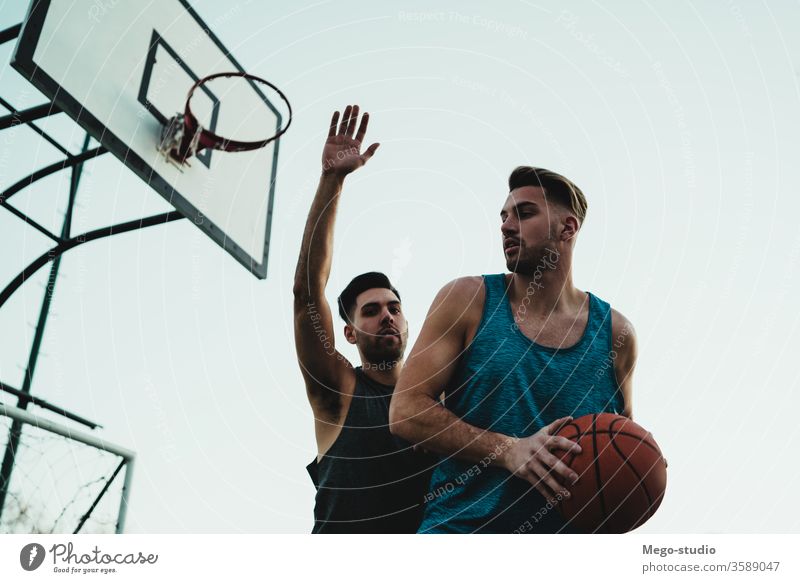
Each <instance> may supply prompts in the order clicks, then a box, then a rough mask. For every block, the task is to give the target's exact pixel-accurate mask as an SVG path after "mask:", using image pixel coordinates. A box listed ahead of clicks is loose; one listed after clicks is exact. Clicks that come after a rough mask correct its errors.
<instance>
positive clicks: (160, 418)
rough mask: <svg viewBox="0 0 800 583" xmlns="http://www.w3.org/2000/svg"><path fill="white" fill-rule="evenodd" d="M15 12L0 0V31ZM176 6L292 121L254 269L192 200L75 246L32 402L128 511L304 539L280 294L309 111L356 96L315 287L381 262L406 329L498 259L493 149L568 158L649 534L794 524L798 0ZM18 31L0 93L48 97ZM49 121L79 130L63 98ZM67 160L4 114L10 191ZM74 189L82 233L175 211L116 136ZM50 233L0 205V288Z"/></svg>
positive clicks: (300, 403) (579, 270)
mask: <svg viewBox="0 0 800 583" xmlns="http://www.w3.org/2000/svg"><path fill="white" fill-rule="evenodd" d="M27 4H28V3H27V2H24V1H22V0H13V1H6V2H0V17H1V18H0V28H5V27H7V26H11V25H13V24H15V23H16V22H19V21H20V20H21V19H22V18H23V17H24V14H25V11H26V9H27ZM114 4H115V3H114V2H108V3H106V5H107V7H108V10H113V9H114ZM192 5H193V6H194V7H195V9H196V10H197V11H198V12H199V14H200V16H201V17H202V18H203V19H204V20H205V21H206V23H207V24H209V26H210V27H211V28H212V29H213V30H214V31H215V32H216V34H217V35H218V36H219V38H220V39H221V41H222V42H223V43H224V44H225V45H226V46H227V47H228V48H229V49H230V50H231V52H232V53H233V54H234V55H235V57H236V58H237V60H238V61H239V62H240V63H241V64H242V65H243V66H244V67H245V68H246V69H247V70H248V71H249V72H252V73H254V74H257V75H260V76H263V77H266V78H267V79H269V80H270V81H272V82H274V83H276V84H277V85H278V86H279V87H281V89H283V90H284V91H285V93H286V94H287V95H288V96H289V98H290V99H291V101H292V105H293V107H294V108H295V115H296V117H295V121H294V122H293V125H292V127H291V129H290V130H289V132H288V133H287V134H286V136H285V137H284V138H282V139H281V143H280V158H279V164H278V173H277V185H276V190H275V207H274V213H275V214H274V218H273V223H272V234H271V252H270V257H269V272H268V276H267V279H266V280H263V281H260V280H257V279H255V278H254V277H253V276H252V275H250V274H249V273H248V272H247V271H246V270H245V269H243V268H242V266H241V265H240V264H239V263H237V262H236V261H234V260H233V259H232V258H231V257H230V256H229V255H228V254H227V253H225V252H224V251H223V250H222V249H221V248H219V247H218V246H217V245H216V244H215V243H214V242H212V241H211V240H210V239H208V238H207V237H205V235H203V234H202V233H201V232H200V230H198V229H197V228H195V227H194V226H193V225H192V224H191V223H190V222H189V221H180V222H177V223H172V224H169V225H166V226H159V227H154V228H151V229H147V230H144V231H141V232H135V233H129V234H125V235H120V236H118V237H114V238H111V239H108V240H103V241H99V242H95V243H91V244H88V245H86V246H84V247H81V248H79V249H76V250H73V251H71V252H69V253H68V254H67V255H65V257H64V260H63V262H62V268H61V271H62V274H61V276H60V277H59V281H58V285H57V288H56V291H55V295H54V301H53V312H54V313H53V316H52V318H51V319H50V321H49V324H48V327H47V331H46V336H45V341H44V345H43V348H42V351H43V353H44V356H43V357H42V359H41V360H40V363H39V367H38V369H37V371H36V376H35V379H34V394H36V395H38V396H41V397H43V398H46V399H49V400H52V401H53V402H55V403H57V404H59V405H62V406H64V407H66V408H68V409H70V410H72V411H75V412H78V413H79V414H82V415H84V416H86V417H88V418H91V419H93V420H96V421H98V422H100V423H102V424H103V425H104V427H105V429H103V430H102V431H101V432H100V434H101V435H103V436H104V437H106V438H107V439H110V440H111V441H113V442H115V443H118V444H120V445H123V446H125V447H128V448H130V449H133V450H135V451H136V453H137V456H138V457H137V466H136V471H135V477H134V482H133V490H132V498H131V507H130V510H129V513H128V528H127V530H128V532H148V533H156V532H172V533H175V532H308V531H309V530H310V528H311V525H312V522H313V517H312V508H313V498H314V488H313V486H312V484H311V481H310V479H309V477H308V475H307V474H306V470H305V465H306V464H307V463H308V462H309V461H310V460H311V459H312V458H313V457H314V455H315V445H314V437H313V418H312V415H311V410H310V408H309V406H308V404H307V402H306V398H305V392H304V389H303V384H302V380H301V376H300V372H299V369H298V367H297V364H296V360H295V355H294V346H293V341H292V297H291V286H292V277H293V273H294V266H295V262H296V260H297V254H298V250H299V244H300V239H301V235H302V229H303V225H304V221H305V217H306V213H307V211H308V209H309V206H310V203H311V199H312V196H313V193H314V189H315V186H316V179H317V176H318V173H319V165H320V161H319V158H320V153H321V148H322V143H323V141H324V136H325V133H326V129H327V123H328V120H329V119H330V114H331V112H332V111H333V110H334V109H337V108H339V109H341V108H343V107H344V106H345V105H347V104H349V103H359V104H360V105H361V106H362V108H364V109H366V110H367V111H369V112H370V114H371V121H370V128H369V133H368V136H367V140H368V141H369V142H370V143H371V141H380V142H381V144H382V146H381V148H380V149H379V150H378V152H377V154H376V155H375V157H374V158H373V159H372V160H371V161H370V162H369V164H368V165H367V166H366V167H365V168H363V169H361V170H359V171H358V172H357V173H356V174H354V175H352V176H350V177H349V178H348V179H347V182H346V184H345V189H344V194H343V198H342V202H341V205H340V208H339V217H338V221H337V225H336V238H335V257H334V262H333V272H332V275H331V279H330V283H329V287H328V294H327V295H328V298H329V300H331V301H333V299H334V298H335V297H336V295H338V292H339V291H340V289H341V288H342V287H343V286H344V285H345V284H346V283H347V281H349V280H350V278H352V277H353V276H354V275H356V274H358V273H361V272H364V271H369V270H382V271H385V272H386V273H387V274H388V275H389V276H390V277H391V279H392V280H393V282H394V283H395V285H396V286H397V287H398V288H399V290H400V292H401V293H402V296H403V300H404V306H405V310H406V312H407V317H408V319H409V323H410V340H409V348H410V346H411V345H412V343H413V341H414V340H415V339H416V336H417V333H418V331H419V329H420V326H421V324H422V320H423V318H424V315H425V313H426V311H427V309H428V307H429V305H430V302H431V300H432V299H433V296H434V294H435V293H436V291H437V290H438V289H439V288H440V287H441V286H442V285H443V284H444V283H445V282H447V281H448V280H450V279H452V278H455V277H458V276H462V275H474V274H481V273H496V272H502V271H504V268H505V265H504V260H503V255H502V250H501V244H500V231H499V227H500V221H499V217H498V214H499V211H500V207H501V205H502V203H503V200H504V198H505V196H506V194H507V188H506V179H507V176H508V174H509V172H510V171H511V169H513V168H514V167H515V166H516V165H519V164H532V165H537V166H543V167H547V168H551V169H553V170H556V171H559V172H561V173H563V174H565V175H566V176H568V177H569V178H571V179H572V180H574V181H575V182H576V183H577V184H578V185H579V186H580V187H581V188H582V189H583V191H584V192H585V193H586V195H587V198H588V200H589V211H588V216H587V220H586V223H585V225H584V227H583V229H582V231H581V234H580V237H579V239H578V245H577V248H576V258H575V266H574V281H575V284H576V286H578V287H579V288H580V289H584V290H589V291H592V292H593V293H595V294H596V295H598V296H600V297H601V298H603V299H605V300H607V301H609V302H610V303H611V304H612V305H613V306H614V307H615V308H617V309H618V310H620V311H621V312H622V313H624V314H625V315H626V316H627V317H628V318H629V319H630V320H631V321H632V322H633V324H634V326H635V327H636V330H637V332H638V335H639V339H640V359H639V365H638V367H637V371H636V376H635V380H634V414H635V417H636V420H637V422H638V423H640V424H641V425H643V426H645V427H646V428H648V429H649V430H650V431H652V432H653V434H654V436H655V438H656V439H657V440H658V442H659V444H660V445H661V447H662V449H663V451H664V453H665V455H666V457H667V458H668V460H669V470H668V472H669V484H668V489H667V494H666V497H665V499H664V502H663V504H662V506H661V509H660V511H659V512H658V514H657V515H656V516H655V517H654V518H653V519H652V520H651V521H650V522H649V523H648V524H646V525H645V526H644V527H643V528H642V529H641V530H642V532H653V533H655V532H659V533H671V532H798V531H800V505H798V504H797V503H796V502H793V500H794V499H795V498H794V496H795V494H796V492H797V491H798V490H800V469H798V468H797V467H796V465H794V464H792V461H793V460H794V459H796V453H795V449H794V448H795V447H798V446H800V430H799V429H798V425H797V422H796V420H797V410H798V406H799V405H800V397H798V391H797V388H798V369H797V364H796V360H797V354H798V350H799V349H800V342H798V338H799V334H798V312H799V311H798V309H797V305H796V292H797V291H798V289H800V273H798V263H800V232H798V230H797V228H796V224H797V216H798V211H800V202H798V195H799V194H800V192H798V186H797V184H798V180H797V168H798V162H799V161H800V156H798V154H800V148H799V147H798V137H797V136H798V135H800V107H798V106H800V79H799V78H798V71H799V70H800V41H798V38H797V34H796V30H795V29H796V24H797V23H798V22H800V5H799V4H798V3H797V2H796V1H795V2H790V1H788V0H787V1H774V2H769V3H767V2H735V1H723V0H720V1H711V2H694V3H690V2H674V3H657V2H642V3H631V2H622V1H619V2H602V3H599V2H576V3H570V5H569V9H564V8H562V5H563V3H557V2H524V1H510V2H507V3H503V6H502V8H501V7H499V5H497V4H493V5H489V4H488V3H478V2H447V3H440V5H441V6H442V8H440V9H437V10H431V8H430V3H427V2H421V1H420V2H404V3H402V6H403V7H402V9H401V8H399V7H392V6H389V5H384V4H381V3H374V2H335V3H334V2H317V3H305V2H291V3H289V2H281V3H278V2H270V3H266V2H264V3H261V2H239V3H233V4H230V3H225V5H223V4H220V3H217V2H211V1H202V2H192ZM397 6H399V4H398V5H397ZM149 9H151V10H153V9H155V5H154V4H153V5H151V6H150V8H149ZM13 44H14V43H7V44H5V45H2V46H0V56H1V57H2V62H3V64H2V65H1V66H0V84H1V85H0V86H2V91H1V92H0V95H2V96H3V97H4V98H6V99H8V100H9V101H11V102H12V103H13V104H14V105H15V106H18V107H24V106H28V105H35V104H37V103H41V102H42V101H43V98H42V97H41V95H40V94H38V92H37V91H36V90H35V89H33V88H30V87H29V86H27V85H26V82H25V81H24V80H23V79H22V78H21V77H20V76H19V75H18V74H17V73H16V72H14V71H13V70H12V69H11V68H10V67H9V66H8V62H9V59H10V56H11V54H12V50H13ZM142 58H144V55H143V56H142ZM223 105H224V104H223ZM42 126H43V127H47V128H48V129H50V130H52V131H53V132H54V133H55V134H57V135H58V136H59V138H60V139H62V140H63V141H64V143H66V144H68V145H69V146H70V147H71V148H72V149H73V151H76V150H77V149H78V148H79V147H80V144H81V141H82V139H83V133H82V131H81V130H80V129H79V128H78V127H77V126H76V125H75V124H74V123H73V122H72V121H70V120H69V119H68V118H66V116H64V115H61V116H57V117H55V118H52V119H50V120H46V121H44V122H42ZM7 135H9V136H10V137H7ZM231 155H235V154H231ZM58 158H59V155H58V154H57V152H55V151H54V150H53V149H51V148H50V147H49V146H46V145H43V144H42V142H41V140H40V139H38V137H37V136H36V135H35V134H33V132H30V131H29V130H26V129H15V130H12V131H11V132H4V136H3V138H2V139H0V161H2V164H0V187H3V188H6V187H7V186H9V185H10V184H12V183H13V182H15V181H16V180H17V179H19V178H21V177H22V176H24V175H26V174H28V173H30V172H31V171H33V170H35V169H37V168H40V167H42V166H45V165H47V164H49V163H51V162H53V161H55V160H57V159H58ZM65 186H66V182H65V181H64V179H63V177H62V178H58V177H56V178H51V179H48V180H46V181H43V182H42V183H41V184H40V185H38V186H36V187H34V188H31V189H29V190H28V191H26V192H23V193H21V194H19V195H17V197H15V199H14V201H15V204H16V205H18V206H19V207H21V208H24V209H26V210H27V211H28V212H30V214H31V215H32V216H34V217H36V218H37V219H38V220H40V221H41V222H42V223H43V224H47V225H50V226H52V227H53V228H54V229H56V228H57V227H56V225H59V224H60V220H61V215H60V214H59V211H63V208H64V197H65V194H66V188H65ZM79 203H80V205H81V206H80V208H79V209H78V210H77V215H76V217H75V223H76V230H79V229H80V230H89V229H91V228H95V227H99V226H103V225H107V224H111V223H114V222H118V221H121V220H127V219H132V218H136V217H139V216H145V215H149V214H154V213H157V212H163V211H166V210H169V208H170V207H169V206H168V205H167V203H166V202H164V201H163V200H162V199H161V198H160V196H159V195H158V194H156V193H155V192H154V191H152V190H151V189H149V187H148V186H146V185H145V184H144V183H142V182H141V181H140V180H138V179H137V178H136V177H134V176H133V174H132V173H131V172H130V171H129V170H128V169H127V168H126V167H125V166H123V165H122V164H121V163H120V162H119V161H118V160H116V159H114V158H113V157H111V156H110V155H109V156H105V157H104V158H101V159H99V160H97V161H95V162H92V163H91V164H89V165H87V167H86V172H85V174H84V178H83V182H82V185H81V190H80V193H79ZM48 243H49V241H48V240H47V239H46V238H44V237H42V236H41V235H40V234H39V233H38V232H36V231H34V230H33V229H31V228H30V227H27V226H25V225H24V224H23V223H22V222H21V221H19V220H18V219H16V218H14V217H12V216H11V215H10V213H8V212H7V211H5V210H0V244H2V248H3V250H4V251H3V253H2V254H1V255H0V279H1V280H2V284H0V285H5V282H7V281H9V280H10V279H11V278H12V277H14V276H15V275H16V274H17V273H18V272H19V271H20V270H21V269H22V267H23V266H24V265H26V264H27V263H28V262H30V261H31V260H32V259H33V258H35V257H36V256H38V255H39V254H40V253H42V252H44V251H45V250H46V249H47V248H48ZM44 277H46V270H42V271H41V272H40V273H39V275H38V277H37V278H36V279H37V280H36V281H29V282H28V283H27V284H26V285H25V286H24V287H23V288H22V289H21V290H20V291H18V292H17V293H16V294H15V295H14V296H13V298H12V299H11V300H10V301H9V302H8V303H7V304H6V305H5V306H3V307H2V309H0V379H2V381H4V382H7V383H9V384H11V385H13V386H20V385H21V384H22V381H21V377H22V371H23V369H24V364H25V362H26V360H27V352H28V350H29V348H30V342H31V338H32V332H33V328H32V327H31V326H30V324H32V323H34V322H35V321H36V317H37V315H38V310H39V306H40V302H41V294H42V287H41V282H42V280H43V278H44ZM336 326H337V330H336V334H337V336H336V341H337V346H338V347H339V348H340V350H341V351H342V352H343V353H345V355H347V356H348V357H350V358H351V359H353V360H354V361H355V360H356V359H357V353H356V352H355V351H354V350H353V348H352V347H351V346H349V345H346V344H345V341H344V338H343V335H342V332H341V327H342V326H341V322H340V321H339V320H338V319H337V320H336ZM0 400H2V401H3V402H12V400H13V399H11V398H10V397H9V396H7V395H0ZM32 410H34V411H35V410H36V408H33V409H32ZM2 441H4V438H2V439H0V443H2Z"/></svg>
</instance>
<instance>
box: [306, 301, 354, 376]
mask: <svg viewBox="0 0 800 583" xmlns="http://www.w3.org/2000/svg"><path fill="white" fill-rule="evenodd" d="M294 342H295V349H296V351H297V361H298V364H299V365H300V370H301V371H302V373H303V378H304V380H305V382H306V387H307V388H308V389H309V391H312V392H313V391H317V390H332V391H339V390H340V387H341V386H342V383H343V380H344V379H345V377H346V375H348V374H351V373H352V365H351V364H350V363H349V362H348V360H347V359H346V358H345V357H344V356H343V355H342V354H341V353H340V352H339V351H338V350H336V344H335V342H334V337H333V316H332V314H331V309H330V306H329V305H328V302H327V301H325V300H324V299H323V300H322V301H319V302H312V301H303V300H297V301H296V302H295V307H294Z"/></svg>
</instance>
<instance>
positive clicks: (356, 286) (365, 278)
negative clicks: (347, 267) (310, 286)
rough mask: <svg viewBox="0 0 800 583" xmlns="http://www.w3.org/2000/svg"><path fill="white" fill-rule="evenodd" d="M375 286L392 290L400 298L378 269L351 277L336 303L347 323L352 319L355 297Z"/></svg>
mask: <svg viewBox="0 0 800 583" xmlns="http://www.w3.org/2000/svg"><path fill="white" fill-rule="evenodd" d="M375 287H379V288H384V289H388V290H390V291H392V293H394V295H396V296H397V299H398V300H399V299H400V293H399V292H398V291H397V290H396V289H394V287H393V286H392V283H391V282H390V281H389V278H388V277H386V276H385V275H384V274H383V273H380V272H378V271H370V272H369V273H362V274H361V275H357V276H356V277H354V278H353V280H352V281H351V282H350V283H348V284H347V287H346V288H344V290H343V291H342V293H341V295H340V296H339V299H338V301H337V303H338V304H339V315H340V316H341V317H342V320H344V321H345V322H347V323H350V322H351V321H352V314H353V309H354V308H355V307H356V298H357V297H358V295H359V294H360V293H363V292H365V291H367V290H368V289H372V288H375Z"/></svg>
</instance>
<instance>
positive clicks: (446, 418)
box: [389, 393, 518, 466]
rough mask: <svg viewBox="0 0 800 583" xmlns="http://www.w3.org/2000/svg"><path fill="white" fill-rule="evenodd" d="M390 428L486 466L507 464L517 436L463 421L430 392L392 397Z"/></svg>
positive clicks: (443, 452) (427, 446)
mask: <svg viewBox="0 0 800 583" xmlns="http://www.w3.org/2000/svg"><path fill="white" fill-rule="evenodd" d="M389 419H390V421H389V422H390V430H391V431H392V433H394V434H395V435H397V436H399V437H401V438H403V439H405V440H406V441H409V442H411V443H416V444H419V445H421V446H422V447H424V448H425V449H428V450H431V451H435V452H437V453H440V454H442V455H447V456H453V457H457V458H460V459H465V460H468V461H471V462H483V463H485V464H486V465H497V466H503V464H504V455H505V453H506V452H507V451H508V450H509V448H510V447H511V445H512V444H513V443H515V442H516V441H518V440H517V438H515V437H510V436H508V435H503V434H502V433H495V432H493V431H487V430H485V429H481V428H479V427H475V426H474V425H470V424H469V423H467V422H465V421H463V420H461V419H460V418H459V417H458V416H457V415H455V414H454V413H453V412H452V411H450V410H449V409H447V408H445V407H443V406H442V405H440V403H439V401H437V400H435V399H432V398H431V397H429V396H428V395H423V394H414V395H405V396H404V395H398V394H397V393H395V396H394V397H392V405H391V407H390V409H389Z"/></svg>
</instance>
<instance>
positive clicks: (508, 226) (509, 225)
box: [500, 216, 517, 237]
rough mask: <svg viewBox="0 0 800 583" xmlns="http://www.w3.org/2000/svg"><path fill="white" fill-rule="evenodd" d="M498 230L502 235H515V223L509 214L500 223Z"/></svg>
mask: <svg viewBox="0 0 800 583" xmlns="http://www.w3.org/2000/svg"><path fill="white" fill-rule="evenodd" d="M500 232H501V233H502V234H503V237H513V236H515V235H517V224H516V222H515V221H514V220H513V219H512V218H511V216H508V217H506V219H505V220H504V221H503V222H502V224H501V225H500Z"/></svg>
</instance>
